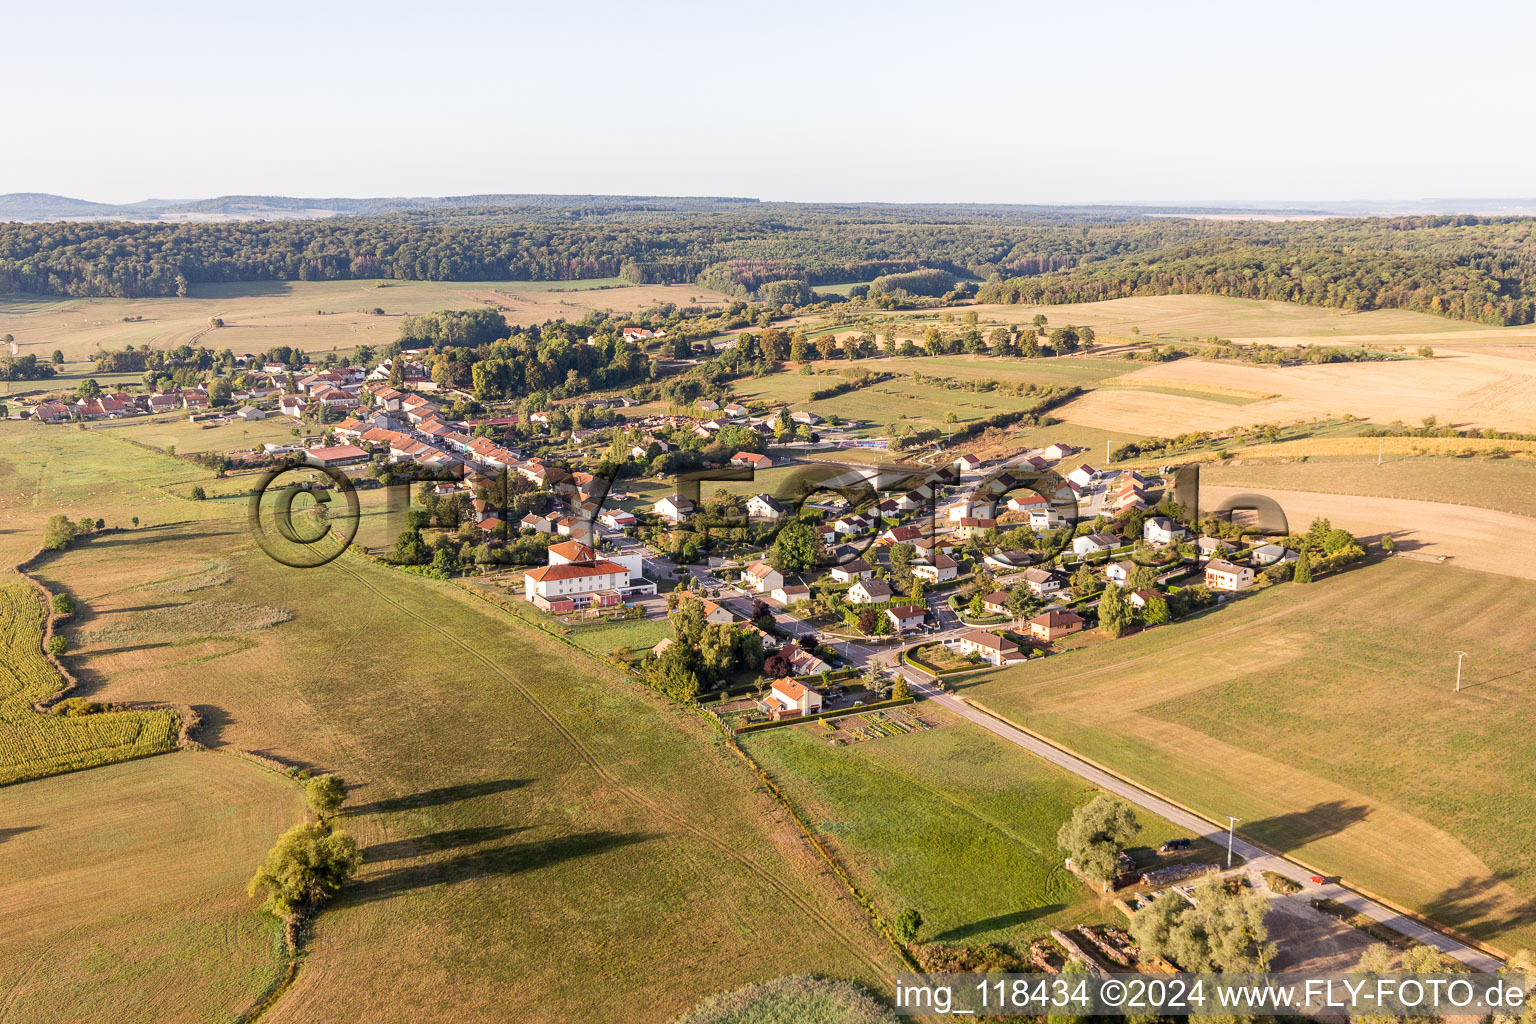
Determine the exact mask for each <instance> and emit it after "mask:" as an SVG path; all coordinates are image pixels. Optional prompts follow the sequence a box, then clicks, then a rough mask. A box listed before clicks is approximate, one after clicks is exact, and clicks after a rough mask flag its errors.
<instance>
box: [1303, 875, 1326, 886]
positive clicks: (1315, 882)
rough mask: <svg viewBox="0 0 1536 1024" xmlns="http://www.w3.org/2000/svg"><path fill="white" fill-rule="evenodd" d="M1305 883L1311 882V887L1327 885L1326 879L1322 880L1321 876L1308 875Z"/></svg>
mask: <svg viewBox="0 0 1536 1024" xmlns="http://www.w3.org/2000/svg"><path fill="white" fill-rule="evenodd" d="M1307 881H1309V882H1311V883H1312V884H1313V885H1327V884H1328V879H1326V878H1324V877H1323V876H1322V875H1308V876H1307Z"/></svg>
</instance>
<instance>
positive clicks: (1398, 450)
mask: <svg viewBox="0 0 1536 1024" xmlns="http://www.w3.org/2000/svg"><path fill="white" fill-rule="evenodd" d="M1501 450H1502V451H1506V452H1532V453H1536V441H1494V440H1489V439H1486V438H1481V437H1313V438H1300V439H1298V440H1295V441H1277V442H1276V443H1274V444H1255V445H1245V446H1243V447H1241V448H1234V449H1232V453H1233V454H1234V455H1235V456H1237V457H1238V458H1243V459H1299V458H1339V457H1347V456H1361V455H1366V456H1375V455H1377V454H1380V455H1383V456H1392V455H1397V456H1403V455H1439V456H1446V455H1449V456H1456V455H1472V454H1483V455H1486V454H1488V453H1490V452H1495V451H1501Z"/></svg>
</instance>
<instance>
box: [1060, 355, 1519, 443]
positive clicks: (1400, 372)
mask: <svg viewBox="0 0 1536 1024" xmlns="http://www.w3.org/2000/svg"><path fill="white" fill-rule="evenodd" d="M1139 379H1146V380H1152V381H1156V382H1158V384H1159V385H1160V386H1173V387H1190V388H1201V387H1213V386H1214V387H1219V388H1232V389H1239V390H1242V391H1249V392H1257V393H1260V394H1269V395H1275V396H1277V397H1274V398H1269V399H1265V400H1263V401H1259V402H1253V403H1251V404H1248V405H1243V406H1240V407H1234V408H1231V409H1229V411H1228V415H1227V416H1226V417H1225V419H1224V421H1223V422H1221V423H1220V424H1219V425H1221V426H1229V425H1233V424H1240V423H1241V424H1249V423H1292V422H1296V421H1298V420H1310V419H1327V418H1334V417H1338V416H1342V415H1343V414H1345V413H1351V414H1353V415H1355V416H1358V417H1360V418H1362V419H1368V420H1371V421H1372V422H1374V423H1382V424H1387V423H1392V422H1394V421H1399V420H1400V421H1402V422H1404V423H1408V424H1412V425H1414V426H1417V425H1418V424H1419V423H1420V421H1422V420H1423V419H1424V418H1425V417H1427V416H1434V417H1436V418H1438V419H1439V420H1440V422H1442V423H1448V424H1453V425H1456V426H1464V427H1494V428H1497V429H1499V430H1516V431H1533V430H1536V362H1533V361H1531V360H1527V359H1520V358H1512V357H1510V356H1506V355H1502V354H1486V353H1466V352H1456V351H1451V352H1448V353H1445V354H1439V355H1436V356H1435V358H1433V359H1406V360H1395V361H1391V362H1376V363H1327V364H1321V365H1308V366H1288V367H1278V366H1258V365H1255V364H1251V363H1240V362H1236V361H1233V360H1206V359H1180V360H1178V361H1176V362H1172V363H1162V364H1159V365H1155V366H1148V367H1145V368H1143V369H1140V370H1137V371H1135V372H1134V373H1131V374H1130V375H1129V376H1127V377H1123V378H1120V381H1119V382H1120V383H1123V384H1129V383H1133V382H1135V381H1137V380H1139ZM1110 397H1113V398H1119V397H1120V396H1119V395H1115V396H1110ZM1115 408H1116V407H1114V406H1103V407H1099V406H1094V407H1092V408H1091V410H1090V414H1093V415H1096V416H1097V418H1099V419H1103V420H1104V421H1105V422H1103V423H1099V422H1094V423H1092V424H1091V425H1094V426H1113V424H1114V423H1119V424H1120V425H1119V429H1123V430H1135V429H1136V428H1135V426H1134V425H1133V424H1135V423H1137V422H1141V424H1142V425H1141V429H1142V430H1143V431H1144V432H1146V433H1151V434H1154V435H1164V436H1166V435H1168V434H1169V433H1178V432H1179V431H1178V430H1177V429H1172V428H1173V427H1174V426H1176V425H1177V424H1179V423H1193V422H1197V421H1200V420H1202V419H1203V418H1204V417H1203V415H1202V414H1201V413H1199V412H1197V411H1187V409H1186V407H1185V406H1181V405H1179V404H1177V403H1174V404H1171V405H1169V406H1168V409H1169V410H1171V411H1170V412H1169V413H1168V424H1169V425H1168V427H1167V428H1165V429H1156V428H1155V424H1156V422H1157V419H1156V417H1157V414H1156V412H1155V411H1145V412H1144V411H1142V410H1139V409H1138V410H1131V409H1130V407H1127V409H1128V411H1126V412H1124V413H1120V414H1116V413H1115V412H1114V409H1115ZM1117 415H1118V416H1120V417H1122V418H1123V422H1122V421H1121V420H1117V419H1115V417H1116V416H1117ZM1138 416H1143V417H1148V416H1150V417H1151V419H1150V421H1147V422H1143V421H1142V420H1139V419H1138ZM1211 418H1212V419H1222V418H1221V417H1218V416H1215V415H1214V412H1213V414H1212V417H1211ZM1185 429H1206V428H1202V427H1192V428H1185Z"/></svg>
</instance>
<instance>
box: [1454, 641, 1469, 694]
mask: <svg viewBox="0 0 1536 1024" xmlns="http://www.w3.org/2000/svg"><path fill="white" fill-rule="evenodd" d="M1466 656H1467V652H1466V651H1457V652H1456V692H1457V693H1460V692H1461V659H1463V658H1465V657H1466Z"/></svg>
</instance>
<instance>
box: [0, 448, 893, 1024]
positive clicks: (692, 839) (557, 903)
mask: <svg viewBox="0 0 1536 1024" xmlns="http://www.w3.org/2000/svg"><path fill="white" fill-rule="evenodd" d="M84 437H85V438H86V439H87V440H86V441H85V442H83V443H87V444H89V443H94V444H100V445H106V444H107V443H108V442H107V439H105V438H98V437H97V436H96V434H95V433H94V432H86V433H85V434H84ZM108 450H110V449H108ZM187 504H192V503H187ZM203 504H215V503H212V502H209V503H203ZM113 539H115V538H112V537H104V538H97V539H92V540H87V541H84V542H81V543H78V544H77V545H76V546H75V547H73V548H71V549H70V550H69V551H67V552H65V553H63V554H62V555H60V556H58V557H57V558H55V559H52V560H50V561H49V562H47V563H46V565H45V566H43V568H42V570H41V573H42V574H43V575H44V577H45V579H46V580H47V582H48V583H49V584H50V585H51V586H53V587H55V588H66V587H67V588H68V589H69V590H70V591H71V592H72V593H73V594H75V596H76V598H77V600H79V601H81V602H82V603H83V604H84V606H86V607H87V608H88V609H89V613H88V615H87V616H85V617H84V620H83V621H82V622H81V624H80V627H79V629H80V636H81V637H82V641H81V643H80V645H79V647H78V648H77V650H78V654H77V655H75V656H74V662H75V663H77V664H79V665H80V666H81V667H82V668H83V669H84V677H88V679H89V682H88V684H87V692H88V693H89V694H90V695H92V696H96V697H99V698H101V699H150V698H155V699H165V700H171V701H177V702H183V701H184V702H187V703H191V704H193V705H195V706H197V707H198V708H199V710H200V712H201V713H202V714H203V715H204V717H205V720H206V721H207V722H208V723H209V724H208V726H207V727H206V728H205V730H204V732H203V733H202V734H200V736H201V738H202V739H203V741H204V742H206V743H208V744H210V745H211V746H213V747H214V748H216V749H222V748H231V749H234V748H239V749H253V750H260V751H262V752H263V753H265V754H267V755H269V756H273V757H277V758H279V759H281V760H283V761H285V762H288V763H292V764H298V765H303V766H308V767H312V768H314V769H316V770H332V771H337V772H340V773H341V774H343V775H344V776H345V777H346V778H347V780H348V781H349V783H351V784H352V785H353V787H354V790H353V796H352V798H351V800H350V801H349V804H348V807H347V808H346V810H345V811H344V812H343V816H342V819H341V827H343V828H345V829H347V830H348V831H350V832H351V833H353V834H354V835H355V836H356V837H357V839H358V841H359V844H360V846H361V847H362V850H363V854H364V857H365V866H364V868H363V871H362V873H361V875H360V876H359V878H358V880H357V881H356V882H355V883H353V884H352V885H350V886H349V887H348V888H347V889H346V890H345V891H344V892H343V893H342V894H341V896H340V898H339V899H338V900H337V901H336V902H335V903H334V904H333V905H332V906H330V907H328V908H327V909H326V910H325V912H324V913H323V914H322V915H321V916H320V918H319V919H318V920H317V922H316V924H315V926H314V930H313V934H312V937H311V939H310V940H309V942H308V952H307V955H306V957H305V960H304V964H303V967H302V969H301V970H300V972H299V974H298V977H297V980H296V981H295V983H294V985H293V986H292V988H291V989H289V990H288V991H287V992H286V993H285V994H284V995H283V997H282V998H281V999H280V1000H279V1001H278V1003H277V1004H276V1005H275V1007H274V1008H273V1009H272V1010H271V1011H269V1013H268V1014H267V1016H266V1017H265V1018H264V1019H267V1020H274V1021H301V1020H303V1021H307V1020H314V1019H362V1018H367V1019H372V1020H385V1021H387V1020H410V1021H416V1020H422V1019H431V1018H433V1017H440V1018H442V1019H453V1020H455V1021H460V1020H481V1019H484V1020H504V1019H507V1018H508V1017H512V1018H516V1019H518V1020H529V1021H543V1020H550V1021H554V1020H567V1019H573V1018H577V1019H596V1018H599V1017H603V1016H605V1015H606V1014H607V1013H608V1012H609V1011H611V1009H612V999H613V994H614V993H615V992H624V993H626V997H627V999H628V1000H630V1003H629V1005H631V1006H632V1007H633V1008H634V1014H635V1019H640V1020H656V1021H663V1020H667V1019H670V1018H672V1017H673V1016H676V1015H677V1014H678V1013H680V1012H682V1011H684V1010H686V1009H688V1008H689V1007H691V1006H693V1005H695V1004H696V1003H698V1002H699V1001H700V1000H701V999H703V998H704V997H705V996H707V995H710V994H712V993H715V992H719V991H727V990H730V989H733V988H736V987H739V986H741V985H743V984H747V983H749V982H753V981H760V980H764V979H767V978H773V977H778V976H781V975H784V974H788V973H811V974H820V975H826V976H833V977H843V978H851V979H855V980H858V981H860V982H863V983H865V984H875V983H877V982H878V981H879V979H880V978H881V977H883V976H884V974H885V972H886V971H888V970H889V969H890V966H889V961H890V959H891V953H890V950H889V947H886V946H883V945H882V944H881V940H879V939H878V937H877V936H876V935H875V933H874V932H873V930H872V929H871V928H870V927H869V924H868V921H867V919H866V918H865V917H864V915H863V912H862V911H861V910H860V909H859V908H858V907H857V905H855V904H853V903H852V902H851V901H848V900H840V899H839V898H838V897H839V895H840V893H839V890H838V889H837V886H836V883H835V882H833V881H832V880H831V879H830V878H829V876H827V875H826V874H825V871H824V867H823V866H822V865H821V864H820V862H819V861H818V860H817V859H816V857H815V856H814V855H813V854H812V853H811V852H810V851H809V850H808V849H806V848H805V847H804V846H803V844H802V843H801V842H800V841H799V840H798V839H797V838H796V836H797V833H795V831H794V830H793V828H792V826H791V825H790V824H789V823H788V822H787V821H784V820H782V819H780V818H778V817H776V815H775V805H773V804H772V803H771V801H770V800H769V798H768V797H767V796H766V795H764V794H763V793H761V792H760V791H758V790H757V789H756V788H755V784H754V783H755V780H754V777H753V776H752V775H751V774H750V772H748V771H747V770H746V769H745V767H744V766H743V765H741V764H740V762H739V761H738V760H736V759H735V758H734V757H733V756H732V755H730V754H729V753H728V752H726V751H725V750H724V748H723V747H722V746H720V745H719V743H718V742H717V741H715V740H714V739H713V738H712V737H713V734H712V733H711V732H710V730H709V729H708V727H707V726H706V725H705V724H704V723H703V722H702V721H701V720H700V719H698V718H697V717H695V716H693V715H692V714H690V713H689V712H687V711H685V710H683V709H681V708H677V707H673V706H669V705H665V704H663V703H661V702H659V701H657V700H655V699H653V698H652V697H651V696H650V695H648V694H647V693H646V692H644V691H643V690H640V689H639V688H638V687H635V686H634V685H633V684H631V683H628V682H626V681H624V680H622V679H620V678H619V677H618V676H617V675H615V674H614V673H612V672H611V671H610V670H608V669H607V668H605V667H603V666H601V664H600V663H598V662H596V661H589V660H587V659H585V658H572V657H571V650H570V648H568V647H565V646H564V645H561V644H560V643H559V642H558V641H556V640H555V639H553V638H550V637H547V636H545V635H543V634H540V633H537V632H536V631H533V630H530V629H527V628H525V627H522V626H520V625H519V624H518V623H517V621H516V620H514V619H511V618H507V617H505V616H504V615H503V614H502V613H500V612H498V611H496V610H495V609H492V608H491V607H490V606H489V605H487V604H486V603H485V602H484V601H482V600H480V599H478V598H476V597H474V596H472V595H470V594H468V593H466V592H464V591H462V590H460V589H458V588H456V587H453V586H451V585H448V584H437V583H433V582H430V581H425V580H423V579H422V578H420V577H415V576H409V575H407V574H404V573H399V572H397V571H394V570H390V569H387V568H384V567H380V566H375V565H372V564H371V563H368V562H366V561H365V560H362V559H360V558H356V557H355V556H348V557H346V558H343V559H341V560H339V561H338V562H335V563H332V564H331V565H329V566H327V567H325V568H323V569H316V570H308V571H301V570H293V569H288V568H286V567H283V566H279V565H277V564H276V563H274V562H271V561H270V560H269V559H267V558H266V557H265V556H264V555H262V554H261V553H260V552H259V551H257V550H255V549H254V547H253V545H252V544H251V543H250V541H249V538H248V535H247V534H246V532H245V525H244V523H243V521H242V522H235V521H230V520H224V519H209V520H204V521H197V522H190V523H187V524H185V525H182V526H176V527H166V528H164V529H163V530H160V531H156V532H155V533H154V534H152V535H150V536H146V537H144V538H142V539H143V540H145V541H151V542H149V543H130V544H126V545H123V546H121V547H113V546H110V545H107V544H105V543H104V542H107V541H111V540H113ZM98 545H101V546H98ZM167 603H169V604H172V605H175V606H176V607H177V608H180V609H183V610H188V609H193V608H197V609H199V610H198V613H197V614H196V615H190V614H188V615H181V614H176V615H172V616H170V617H169V619H167V618H162V617H160V616H161V615H163V612H160V611H157V610H155V609H154V606H156V605H162V604H167ZM251 607H266V608H274V609H280V610H282V611H284V612H286V613H288V617H287V618H286V619H285V620H284V621H280V622H278V623H276V624H274V625H270V626H267V627H264V628H257V629H244V630H240V629H239V628H238V627H239V626H240V625H241V623H247V620H246V619H245V618H243V617H242V616H244V615H245V614H246V613H245V612H243V611H240V609H248V608H251ZM221 617H222V618H221ZM183 620H185V621H188V622H191V623H192V624H193V625H192V626H186V627H181V632H179V633H168V632H167V629H168V627H167V625H166V623H167V622H168V621H169V622H181V621H183ZM119 622H120V623H121V625H120V626H119V627H117V628H118V631H119V632H118V635H116V636H112V637H109V638H107V639H103V640H92V639H90V637H91V636H92V635H93V631H95V630H97V629H99V628H100V626H101V624H103V623H119ZM247 624H248V623H247ZM194 627H195V628H194ZM232 629H233V630H234V632H233V633H232V632H231V630H232ZM553 665H558V666H560V669H559V671H550V666H553ZM186 756H190V755H183V754H176V755H173V758H172V760H173V761H175V760H179V759H180V758H182V757H186ZM166 760H167V759H164V758H161V759H154V760H152V761H149V762H145V763H146V764H155V763H157V762H161V761H166ZM89 775H90V773H87V774H86V775H83V776H81V778H88V777H89ZM106 820H107V819H103V821H104V822H105V821H106ZM46 838H47V837H46V835H45V833H42V832H40V833H38V835H37V839H38V841H39V842H42V841H44V840H45V839H46ZM270 838H275V836H273V837H270ZM270 838H269V841H270ZM47 855H51V856H53V857H56V858H63V856H64V851H63V850H61V849H57V848H51V847H50V848H49V849H48V850H47ZM255 863H256V859H255V858H251V857H246V856H242V857H241V858H240V863H239V865H238V868H239V872H240V874H241V875H242V877H246V876H248V875H249V873H250V871H251V870H253V869H254V867H255ZM247 907H248V913H249V914H250V915H251V917H252V918H253V919H255V918H256V910H255V904H254V902H251V903H248V904H247ZM533 922H537V924H536V925H533V924H532V923H533ZM530 929H532V930H530ZM534 931H537V933H538V934H539V935H541V936H543V937H542V938H538V939H534V938H533V937H532V936H533V932H534ZM4 943H5V940H4V939H0V947H3V945H4ZM189 947H191V948H192V950H193V952H192V953H191V955H211V950H209V948H208V947H206V946H203V947H197V946H196V944H195V943H192V942H189ZM199 948H200V949H201V953H199V952H198V949H199ZM0 955H3V953H0ZM448 964H452V965H453V967H452V970H451V971H450V970H449V969H448V968H447V966H446V965H448ZM597 978H601V979H603V984H601V985H596V984H594V983H593V979H597ZM64 983H65V981H64V980H58V981H57V982H55V981H53V980H50V979H44V982H40V984H46V985H52V984H58V985H62V984H64ZM230 984H231V985H234V983H233V982H231V983H230ZM55 991H57V990H52V989H50V990H49V992H55ZM49 992H44V993H43V994H42V995H41V996H39V998H57V997H56V995H50V994H49ZM242 1008H243V1004H242V1005H231V1006H230V1011H231V1012H232V1013H234V1012H239V1010H240V1009H242ZM43 1019H48V1018H46V1017H45V1018H43Z"/></svg>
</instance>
